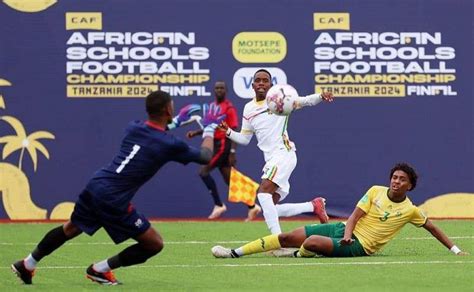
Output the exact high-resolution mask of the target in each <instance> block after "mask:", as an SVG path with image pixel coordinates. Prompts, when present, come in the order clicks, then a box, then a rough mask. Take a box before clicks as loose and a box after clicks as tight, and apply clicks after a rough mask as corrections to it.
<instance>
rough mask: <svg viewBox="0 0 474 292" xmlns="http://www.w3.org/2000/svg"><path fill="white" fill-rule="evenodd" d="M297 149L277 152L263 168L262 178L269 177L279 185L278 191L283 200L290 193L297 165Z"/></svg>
mask: <svg viewBox="0 0 474 292" xmlns="http://www.w3.org/2000/svg"><path fill="white" fill-rule="evenodd" d="M296 162H297V158H296V153H295V151H289V152H286V151H282V152H279V153H277V154H275V155H274V156H273V157H272V158H271V159H270V160H269V161H267V163H265V166H264V167H263V169H262V172H263V174H262V179H268V180H270V181H272V182H274V183H275V184H276V185H278V189H277V190H276V192H277V193H278V194H279V195H280V196H281V198H280V201H282V200H283V199H284V198H286V196H288V194H289V193H290V182H289V179H290V176H291V173H292V172H293V170H294V169H295V167H296Z"/></svg>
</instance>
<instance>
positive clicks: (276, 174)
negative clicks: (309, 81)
mask: <svg viewBox="0 0 474 292" xmlns="http://www.w3.org/2000/svg"><path fill="white" fill-rule="evenodd" d="M252 87H253V90H254V91H255V98H254V99H253V100H252V101H250V102H248V103H247V104H246V105H245V107H244V112H243V117H242V128H241V130H240V132H236V131H234V130H232V129H231V128H230V127H229V126H228V125H227V124H226V123H225V122H222V123H221V125H220V127H221V128H223V129H224V130H226V135H227V137H228V138H229V139H231V140H233V141H235V142H236V143H238V144H242V145H247V144H249V142H250V140H251V139H252V136H253V134H255V136H256V137H257V141H258V144H257V146H258V147H259V148H260V150H261V151H262V152H263V154H264V158H265V166H264V167H263V175H262V177H261V178H262V181H261V183H260V186H259V189H258V194H257V198H258V201H259V202H260V206H262V209H263V217H264V218H265V222H266V223H267V226H268V228H269V229H270V232H271V233H272V234H280V233H281V227H280V222H279V219H278V218H279V217H282V216H283V217H289V216H295V215H298V214H302V213H306V212H314V213H315V214H316V216H317V217H318V218H319V220H320V222H321V223H326V222H328V220H329V218H328V216H327V214H326V209H325V202H324V200H325V199H324V198H321V197H317V198H315V199H313V200H312V201H310V202H305V203H298V204H278V203H279V202H280V201H282V200H284V199H285V198H286V196H287V195H288V193H289V191H290V184H289V181H288V180H289V178H290V175H291V173H292V172H293V170H294V168H295V167H296V160H297V159H296V153H295V151H296V148H295V144H294V143H293V142H291V141H290V140H289V137H288V132H287V125H288V116H278V115H274V114H272V113H271V112H270V111H269V110H268V106H267V104H266V102H265V97H266V95H267V92H268V90H269V89H270V87H272V76H271V74H270V72H268V71H267V70H265V69H259V70H257V71H256V72H255V74H254V80H253V83H252ZM333 99H334V97H333V95H332V94H331V93H328V92H325V93H323V94H321V95H320V94H313V95H309V96H304V97H300V98H299V104H298V108H301V107H304V106H313V105H316V104H318V103H319V102H320V101H322V100H324V101H327V102H332V101H333Z"/></svg>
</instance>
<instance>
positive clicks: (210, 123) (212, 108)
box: [201, 104, 225, 164]
mask: <svg viewBox="0 0 474 292" xmlns="http://www.w3.org/2000/svg"><path fill="white" fill-rule="evenodd" d="M202 111H203V113H202V114H203V116H202V120H201V123H202V125H203V127H204V129H203V131H202V144H201V160H202V161H204V162H205V164H207V163H209V162H210V161H211V159H212V152H213V150H214V132H215V131H216V128H217V126H218V125H219V124H220V123H221V122H222V121H223V120H224V119H225V115H221V114H220V111H221V109H220V107H219V106H216V105H215V104H211V105H207V104H204V105H203V106H202Z"/></svg>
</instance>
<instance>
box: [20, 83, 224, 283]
mask: <svg viewBox="0 0 474 292" xmlns="http://www.w3.org/2000/svg"><path fill="white" fill-rule="evenodd" d="M198 110H200V106H199V105H188V106H186V107H184V108H183V109H182V110H181V111H180V112H179V114H178V115H177V116H176V117H175V118H173V112H174V106H173V101H172V99H171V96H170V95H169V94H168V93H166V92H163V91H155V92H152V93H150V94H149V95H148V96H147V97H146V111H147V113H148V120H147V121H133V122H131V123H130V124H129V125H128V127H127V129H126V133H125V137H124V138H123V140H122V143H121V146H120V150H119V153H118V154H117V155H116V156H115V157H114V159H113V160H112V163H110V164H109V165H107V166H105V167H104V168H102V169H100V170H99V171H97V172H96V173H95V174H94V176H93V177H92V178H91V179H90V181H89V182H88V184H87V185H86V187H85V189H84V190H83V191H82V192H81V193H80V194H79V198H78V200H77V201H76V205H75V207H74V211H73V213H72V215H71V218H70V220H69V221H68V222H66V223H65V224H64V225H62V226H58V227H56V228H54V229H52V230H50V231H49V232H48V233H47V234H46V235H45V236H44V238H43V239H42V240H41V241H40V242H39V244H38V245H37V246H36V248H35V249H34V250H33V251H32V252H31V253H30V254H29V255H28V256H27V257H26V258H24V259H22V260H19V261H17V262H15V263H14V264H12V265H11V268H12V270H13V272H15V273H16V275H17V276H18V277H19V278H20V279H21V280H22V281H23V283H25V284H32V278H33V274H34V271H35V269H36V266H37V264H38V262H39V261H41V260H42V259H43V258H44V257H45V256H47V255H49V254H51V253H52V252H54V251H55V250H56V249H58V248H59V247H60V246H62V245H63V244H64V243H65V242H66V241H68V240H70V239H73V238H74V237H76V236H78V235H80V234H81V233H82V232H84V233H87V234H88V235H93V234H94V233H95V232H96V231H97V230H98V229H100V228H104V229H105V231H106V232H107V233H108V235H109V236H110V238H111V239H112V240H113V241H114V243H116V244H118V243H121V242H123V241H125V240H127V239H129V238H133V239H134V240H135V241H136V243H135V244H134V245H131V246H129V247H127V248H125V249H124V250H122V251H121V252H120V253H118V254H117V255H115V256H112V257H110V258H108V259H105V260H103V261H100V262H97V263H95V264H91V265H90V266H89V267H88V268H87V270H86V276H87V278H89V279H90V280H92V281H94V282H97V283H100V284H104V285H117V284H119V283H120V282H119V281H117V280H116V279H115V276H114V274H113V273H112V270H114V269H116V268H119V267H126V266H131V265H136V264H140V263H144V262H145V261H146V260H147V259H149V258H150V257H152V256H154V255H156V254H158V253H159V252H160V251H161V250H162V249H163V239H162V238H161V236H160V234H159V233H158V232H157V231H156V230H155V229H154V228H153V227H151V225H150V222H149V221H148V220H147V218H145V217H144V216H143V215H142V214H140V213H139V212H137V210H136V209H135V208H134V207H133V206H132V205H131V203H130V201H131V200H132V198H133V197H134V196H135V194H136V193H137V191H138V190H139V189H140V187H141V186H142V185H143V184H144V183H146V182H147V181H148V180H149V179H151V178H152V177H153V176H154V175H155V173H156V172H158V170H160V168H161V167H162V166H163V165H165V164H166V163H168V162H170V161H176V162H179V163H182V164H187V163H189V162H196V163H199V164H207V163H209V161H210V160H211V157H212V153H213V144H214V141H213V137H214V131H215V129H216V127H217V124H219V123H220V122H221V121H222V120H223V119H224V118H225V116H221V115H220V114H219V113H220V109H219V107H217V106H215V105H211V106H207V105H204V107H203V118H202V120H201V123H202V124H203V126H204V131H203V134H202V137H203V142H202V145H201V148H200V149H197V148H194V147H191V146H189V145H188V144H186V143H185V142H184V141H182V140H181V139H179V138H176V137H174V136H173V135H171V134H170V133H169V132H167V131H166V129H167V128H168V125H170V126H169V128H174V127H178V126H180V125H181V124H184V123H186V122H189V120H190V119H191V115H192V114H193V113H194V112H196V111H198Z"/></svg>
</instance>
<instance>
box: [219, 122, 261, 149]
mask: <svg viewBox="0 0 474 292" xmlns="http://www.w3.org/2000/svg"><path fill="white" fill-rule="evenodd" d="M219 128H220V129H223V130H224V131H225V135H226V136H227V138H229V139H230V140H232V141H234V142H235V143H237V144H240V145H244V146H245V145H248V144H249V143H250V140H252V136H253V133H252V132H249V133H247V132H244V131H241V132H237V131H234V130H232V129H231V128H230V127H229V126H228V125H227V123H226V122H221V123H220V124H219Z"/></svg>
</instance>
